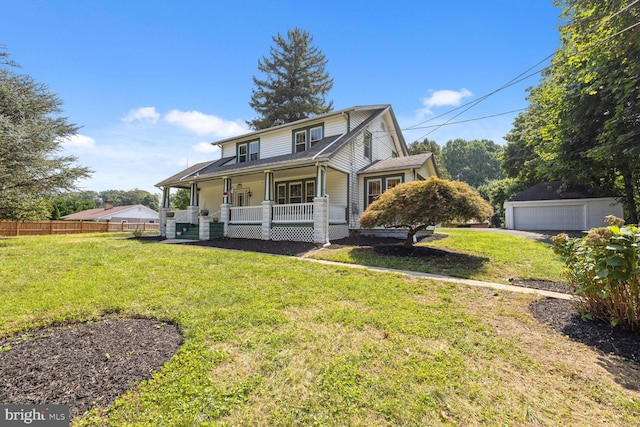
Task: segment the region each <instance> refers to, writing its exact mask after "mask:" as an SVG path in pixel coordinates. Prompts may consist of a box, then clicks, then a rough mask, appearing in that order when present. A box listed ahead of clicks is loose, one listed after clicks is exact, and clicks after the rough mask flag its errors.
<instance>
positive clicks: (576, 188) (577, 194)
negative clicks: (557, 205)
mask: <svg viewBox="0 0 640 427" xmlns="http://www.w3.org/2000/svg"><path fill="white" fill-rule="evenodd" d="M601 197H609V196H607V195H604V194H602V193H600V192H597V191H595V190H592V189H589V188H587V187H584V186H580V185H573V186H566V187H565V188H563V184H562V181H551V182H541V183H539V184H536V185H534V186H533V187H531V188H529V189H527V190H524V191H522V192H521V193H518V194H516V195H515V196H514V197H512V198H511V199H509V201H510V202H524V201H535V200H564V199H594V198H601Z"/></svg>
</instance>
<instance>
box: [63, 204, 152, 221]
mask: <svg viewBox="0 0 640 427" xmlns="http://www.w3.org/2000/svg"><path fill="white" fill-rule="evenodd" d="M138 207H142V208H144V209H145V210H146V211H148V213H149V216H148V218H157V217H158V215H159V214H158V212H156V211H154V210H153V209H151V208H148V207H146V206H144V205H127V206H114V207H113V208H110V209H105V208H95V209H87V210H84V211H81V212H76V213H72V214H69V215H65V216H63V217H62V219H64V220H66V221H99V220H101V219H107V218H111V217H112V216H114V215H115V214H119V215H118V216H121V217H122V216H123V215H122V214H123V213H125V212H126V211H128V210H131V209H137V208H138ZM154 214H155V217H154Z"/></svg>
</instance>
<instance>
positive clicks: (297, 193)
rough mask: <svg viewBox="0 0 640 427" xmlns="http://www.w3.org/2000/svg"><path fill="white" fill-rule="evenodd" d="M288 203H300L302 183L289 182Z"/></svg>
mask: <svg viewBox="0 0 640 427" xmlns="http://www.w3.org/2000/svg"><path fill="white" fill-rule="evenodd" d="M289 203H302V183H301V182H296V183H292V184H289Z"/></svg>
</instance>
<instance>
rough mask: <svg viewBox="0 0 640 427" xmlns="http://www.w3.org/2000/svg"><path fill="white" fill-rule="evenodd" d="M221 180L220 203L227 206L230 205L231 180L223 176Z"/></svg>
mask: <svg viewBox="0 0 640 427" xmlns="http://www.w3.org/2000/svg"><path fill="white" fill-rule="evenodd" d="M222 180H223V181H222V203H223V204H225V205H228V204H230V203H231V178H227V177H226V176H225V177H224V178H222Z"/></svg>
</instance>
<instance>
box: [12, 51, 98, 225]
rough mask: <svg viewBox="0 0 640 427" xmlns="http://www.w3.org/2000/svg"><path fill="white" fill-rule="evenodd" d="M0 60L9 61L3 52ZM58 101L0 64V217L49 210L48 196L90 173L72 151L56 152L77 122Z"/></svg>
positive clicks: (33, 216) (34, 215)
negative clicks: (66, 153) (77, 163)
mask: <svg viewBox="0 0 640 427" xmlns="http://www.w3.org/2000/svg"><path fill="white" fill-rule="evenodd" d="M0 64H4V65H9V66H11V65H12V63H11V61H9V60H8V55H7V54H6V52H0ZM61 104H62V101H61V100H60V99H59V98H58V97H57V96H56V95H55V94H54V93H52V92H51V91H50V90H49V88H48V87H47V86H46V85H44V84H41V83H37V82H35V81H34V80H33V78H31V77H30V76H28V75H20V74H15V73H13V72H11V71H10V70H9V69H7V68H0V219H12V220H39V219H45V218H48V217H49V216H50V215H51V205H50V204H49V203H48V202H47V200H46V199H47V198H48V197H51V196H52V195H54V194H56V193H57V192H59V191H60V190H64V189H70V188H73V187H74V186H75V182H76V181H77V180H78V179H81V178H87V177H89V176H90V172H91V171H90V170H89V169H88V168H86V167H81V166H75V165H74V164H73V163H74V162H75V161H76V158H75V157H74V156H58V155H57V153H58V152H59V151H60V150H61V145H62V142H63V141H64V139H65V138H68V137H69V136H71V135H73V134H75V133H76V131H77V129H78V128H77V127H76V126H75V125H73V124H70V123H68V122H67V118H66V117H61V116H59V114H60V113H61V108H60V106H61Z"/></svg>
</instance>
